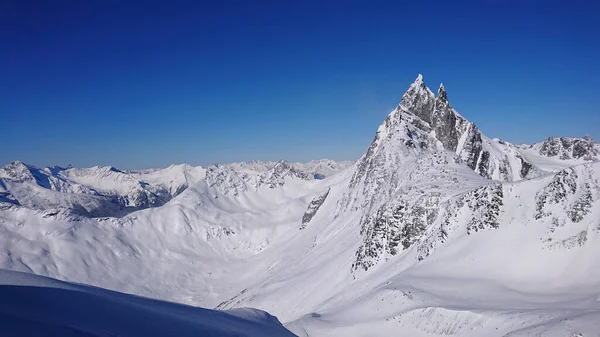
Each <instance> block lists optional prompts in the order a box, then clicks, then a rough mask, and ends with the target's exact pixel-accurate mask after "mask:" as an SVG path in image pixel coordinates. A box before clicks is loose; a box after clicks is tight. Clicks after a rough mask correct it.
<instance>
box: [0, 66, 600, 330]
mask: <svg viewBox="0 0 600 337" xmlns="http://www.w3.org/2000/svg"><path fill="white" fill-rule="evenodd" d="M586 141H587V142H588V143H589V144H591V147H590V146H588V145H585V144H584V145H585V146H578V147H577V150H574V149H575V148H576V146H575V145H574V144H575V143H578V142H576V141H575V140H573V141H571V142H570V144H572V146H567V145H568V144H567V143H569V142H565V143H564V144H563V142H562V141H561V146H562V148H561V149H562V150H561V151H563V152H565V151H567V152H565V153H569V154H570V157H569V158H567V157H568V156H567V155H565V156H563V155H557V156H558V158H557V157H556V156H555V155H553V153H554V151H553V150H552V151H545V150H544V151H542V150H541V148H542V146H537V145H533V146H524V145H513V144H510V143H507V142H504V141H502V140H499V139H491V138H488V137H486V136H485V135H483V134H482V133H481V131H479V129H478V128H477V127H476V125H475V124H473V123H472V122H470V121H468V120H466V119H465V118H464V117H463V116H462V115H459V114H458V113H457V112H456V111H455V110H454V109H453V108H452V107H451V106H450V104H449V103H448V97H447V93H446V91H445V88H444V87H443V86H441V88H440V90H439V91H438V95H437V97H435V96H434V95H433V94H432V93H431V90H429V89H428V88H427V87H426V86H425V85H424V83H423V78H422V77H421V76H419V77H418V78H417V80H416V81H415V83H413V84H412V85H411V86H410V87H409V89H408V91H407V92H406V93H405V94H404V96H403V97H402V100H401V103H400V104H399V105H398V107H397V108H396V109H394V111H392V112H391V113H390V114H389V115H388V117H387V118H386V120H385V121H384V122H383V123H382V125H381V126H380V127H379V128H378V130H377V133H376V135H375V138H374V140H373V142H372V144H371V146H370V147H369V149H368V150H367V152H366V153H365V154H364V155H363V156H362V157H361V158H360V160H359V161H358V162H356V163H353V164H352V165H351V166H350V167H348V168H347V169H339V170H337V169H336V170H337V171H336V173H333V174H328V175H327V176H326V177H324V179H314V176H313V177H312V178H311V177H310V175H309V174H307V173H306V171H303V170H302V169H299V168H298V167H297V166H295V165H294V164H290V163H287V162H285V161H280V162H277V163H269V164H265V163H260V162H253V163H242V164H239V163H238V164H229V165H215V166H210V167H208V168H206V170H205V171H203V175H202V178H200V179H199V180H198V181H197V182H196V183H195V184H190V186H189V187H188V188H186V189H185V190H183V191H182V192H181V193H178V194H177V195H175V196H174V197H173V198H172V199H170V200H169V201H168V202H166V203H164V204H163V205H161V206H159V207H152V208H146V209H142V210H137V211H135V212H132V213H129V214H127V215H125V216H123V217H120V218H115V217H96V218H89V217H86V216H81V215H79V214H76V213H73V212H69V211H65V210H64V209H58V210H48V209H33V208H31V207H28V206H27V205H24V204H23V203H21V201H20V200H18V199H17V200H16V201H15V199H11V195H10V194H5V195H4V196H3V198H4V199H0V200H5V201H4V202H0V232H1V233H2V235H0V268H4V269H12V270H18V271H25V272H29V273H34V274H38V275H44V276H50V277H54V278H58V279H62V280H67V281H72V282H83V283H87V284H92V285H96V286H100V287H103V288H108V289H114V290H118V291H123V292H127V293H132V294H136V295H142V296H147V297H152V298H158V299H164V300H171V301H176V302H182V303H187V304H191V305H198V306H203V307H215V308H218V309H230V308H238V307H255V308H259V309H261V310H266V311H268V312H270V313H272V314H274V315H276V316H277V317H278V318H279V319H280V320H281V321H282V322H284V325H285V326H286V327H287V328H289V329H290V330H291V331H292V332H294V333H296V334H298V335H301V336H340V335H343V336H388V335H397V334H404V335H409V336H442V335H454V336H539V335H543V336H546V335H548V336H597V332H598V331H600V259H598V257H599V256H600V243H599V235H600V234H599V233H600V163H598V162H596V161H595V160H594V158H593V156H592V157H587V154H583V155H580V154H582V153H583V152H585V151H588V154H590V155H591V154H593V153H592V152H593V149H594V148H595V146H596V145H594V144H595V143H593V142H591V140H589V139H586ZM590 142H591V143H590ZM588 143H586V144H588ZM565 144H567V145H565ZM578 144H579V143H578ZM580 145H581V144H580ZM547 147H549V146H547ZM580 149H584V150H585V151H583V152H581V151H580ZM486 153H487V154H486ZM557 153H558V152H557ZM319 165H320V164H319ZM319 165H317V166H318V167H320V166H319ZM325 165H326V166H327V167H329V164H327V163H325ZM333 166H334V165H333ZM11 172H12V173H11ZM9 173H10V174H11V175H10V176H11V177H12V178H11V179H6V181H7V182H8V180H10V181H11V182H9V183H15V184H18V183H19V182H18V180H19V178H18V177H21V176H23V177H26V176H27V177H28V175H27V171H26V170H24V169H23V168H22V167H21V166H18V167H15V168H14V169H12V170H10V172H9ZM21 173H22V174H21ZM6 174H7V175H8V173H6ZM107 174H108V175H110V176H113V175H119V172H112V171H111V170H110V169H109V170H108V172H107ZM137 174H144V175H151V174H154V171H144V172H138V173H137ZM72 176H75V173H73V175H72ZM84 176H86V175H84ZM15 177H17V178H15ZM69 177H71V175H69ZM27 179H29V180H27ZM27 179H21V180H24V181H31V179H32V178H27ZM33 179H35V176H34V177H33ZM69 179H81V178H69ZM98 180H101V179H99V178H98ZM146 180H148V181H151V180H150V179H146ZM2 181H4V180H2ZM78 181H80V182H81V183H84V181H83V180H78ZM161 181H162V180H161ZM85 183H86V185H85V186H88V185H87V184H89V185H91V183H90V182H85ZM123 184H126V183H125V182H123ZM19 186H21V185H19ZM82 186H84V185H82ZM95 186H96V187H97V188H108V189H113V190H114V189H118V188H119V186H121V185H120V184H116V185H115V186H108V187H107V186H105V185H102V186H99V185H95ZM6 191H7V192H10V191H12V189H11V188H7V189H6ZM25 195H26V196H29V195H30V194H27V193H25Z"/></svg>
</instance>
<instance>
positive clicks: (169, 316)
mask: <svg viewBox="0 0 600 337" xmlns="http://www.w3.org/2000/svg"><path fill="white" fill-rule="evenodd" d="M0 294H1V295H2V298H3V299H4V300H3V301H2V303H0V322H2V324H0V325H2V336H5V337H10V336H73V337H89V336H122V337H128V336H132V337H133V336H165V337H166V336H182V337H183V336H190V337H191V336H194V337H196V336H224V337H226V336H248V337H251V336H256V337H259V336H260V337H262V336H294V334H292V333H291V332H289V331H288V330H286V329H285V328H284V327H283V325H281V323H280V322H279V321H278V320H277V318H276V317H274V316H271V315H269V314H268V313H266V312H263V311H260V310H256V309H249V308H244V309H236V310H230V311H217V310H209V309H203V308H197V307H189V306H185V305H181V304H175V303H169V302H162V301H157V300H151V299H146V298H142V297H136V296H132V295H127V294H123V293H118V292H113V291H108V290H104V289H101V288H95V287H90V286H85V285H79V284H77V285H76V284H71V283H67V282H61V281H58V280H55V279H50V278H45V277H41V276H36V275H31V274H25V273H19V272H14V271H8V270H2V269H0ZM108 308H110V309H108Z"/></svg>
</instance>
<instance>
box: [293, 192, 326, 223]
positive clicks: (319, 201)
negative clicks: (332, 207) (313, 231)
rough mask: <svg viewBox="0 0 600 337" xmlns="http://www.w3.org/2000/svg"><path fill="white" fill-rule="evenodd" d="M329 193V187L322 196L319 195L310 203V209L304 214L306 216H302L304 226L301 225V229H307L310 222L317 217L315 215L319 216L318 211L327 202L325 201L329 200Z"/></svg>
mask: <svg viewBox="0 0 600 337" xmlns="http://www.w3.org/2000/svg"><path fill="white" fill-rule="evenodd" d="M329 191H330V188H329V187H328V188H327V189H326V190H325V191H323V192H322V193H321V194H319V195H318V196H317V197H315V198H314V199H313V200H312V201H311V202H310V204H308V209H307V210H306V212H304V215H303V216H302V225H300V229H304V228H306V226H307V225H308V223H309V222H310V220H312V218H313V217H314V216H315V214H317V211H318V210H319V208H320V207H321V205H323V203H324V202H325V199H327V196H328V195H329Z"/></svg>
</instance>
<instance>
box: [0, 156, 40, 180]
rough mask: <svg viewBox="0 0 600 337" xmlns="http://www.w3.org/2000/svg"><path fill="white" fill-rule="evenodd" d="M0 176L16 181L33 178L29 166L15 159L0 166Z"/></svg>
mask: <svg viewBox="0 0 600 337" xmlns="http://www.w3.org/2000/svg"><path fill="white" fill-rule="evenodd" d="M0 178H7V179H10V180H14V181H18V182H24V181H32V180H35V177H34V176H33V174H32V172H31V170H30V169H29V166H27V165H25V164H24V163H23V162H22V161H19V160H15V161H13V162H12V163H10V164H8V165H6V166H4V167H2V168H0Z"/></svg>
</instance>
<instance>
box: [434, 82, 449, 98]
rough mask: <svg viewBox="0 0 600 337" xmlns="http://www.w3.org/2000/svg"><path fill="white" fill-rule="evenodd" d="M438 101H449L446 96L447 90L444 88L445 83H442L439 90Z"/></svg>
mask: <svg viewBox="0 0 600 337" xmlns="http://www.w3.org/2000/svg"><path fill="white" fill-rule="evenodd" d="M437 99H438V100H440V101H446V102H447V101H448V96H447V95H446V88H445V87H444V83H440V88H439V89H438V93H437Z"/></svg>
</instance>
